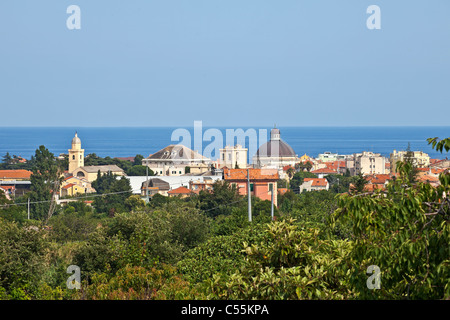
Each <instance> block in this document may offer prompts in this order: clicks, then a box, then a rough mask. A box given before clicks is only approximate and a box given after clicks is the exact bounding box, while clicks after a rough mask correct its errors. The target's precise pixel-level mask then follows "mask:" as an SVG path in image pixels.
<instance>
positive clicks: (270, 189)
mask: <svg viewBox="0 0 450 320" xmlns="http://www.w3.org/2000/svg"><path fill="white" fill-rule="evenodd" d="M272 190H273V183H269V191H272Z"/></svg>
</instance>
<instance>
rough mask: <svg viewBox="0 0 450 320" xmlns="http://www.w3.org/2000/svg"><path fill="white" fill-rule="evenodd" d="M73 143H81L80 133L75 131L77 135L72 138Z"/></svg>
mask: <svg viewBox="0 0 450 320" xmlns="http://www.w3.org/2000/svg"><path fill="white" fill-rule="evenodd" d="M72 144H81V140H80V138H78V133H75V137H74V138H73V139H72Z"/></svg>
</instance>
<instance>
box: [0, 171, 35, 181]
mask: <svg viewBox="0 0 450 320" xmlns="http://www.w3.org/2000/svg"><path fill="white" fill-rule="evenodd" d="M31 174H32V172H31V171H28V170H0V179H30V176H31Z"/></svg>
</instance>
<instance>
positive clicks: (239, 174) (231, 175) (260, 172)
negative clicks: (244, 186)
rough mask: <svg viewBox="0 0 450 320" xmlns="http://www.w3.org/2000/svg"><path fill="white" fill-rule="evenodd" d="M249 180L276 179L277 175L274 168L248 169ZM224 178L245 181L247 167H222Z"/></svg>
mask: <svg viewBox="0 0 450 320" xmlns="http://www.w3.org/2000/svg"><path fill="white" fill-rule="evenodd" d="M248 170H249V173H250V180H252V181H255V180H278V179H279V175H278V171H277V170H276V169H248ZM223 174H224V178H225V180H245V181H247V169H224V170H223Z"/></svg>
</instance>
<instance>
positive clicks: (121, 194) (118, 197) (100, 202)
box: [92, 171, 132, 216]
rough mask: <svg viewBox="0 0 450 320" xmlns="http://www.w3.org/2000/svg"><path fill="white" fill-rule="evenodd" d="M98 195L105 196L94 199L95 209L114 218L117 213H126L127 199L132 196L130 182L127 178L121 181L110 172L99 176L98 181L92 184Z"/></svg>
mask: <svg viewBox="0 0 450 320" xmlns="http://www.w3.org/2000/svg"><path fill="white" fill-rule="evenodd" d="M92 186H93V187H94V188H95V190H96V191H97V194H101V195H103V196H102V197H96V198H95V199H94V203H93V205H94V207H95V209H96V210H97V212H102V213H107V214H108V215H109V216H114V214H115V213H116V212H124V211H126V204H125V202H126V199H127V198H128V197H130V196H131V191H132V190H131V185H130V180H128V179H127V178H126V177H121V178H120V179H119V178H118V177H117V176H115V175H113V174H112V173H111V172H110V171H109V172H108V173H105V174H103V175H102V174H100V172H99V173H98V174H97V179H96V180H95V181H93V182H92Z"/></svg>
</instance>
